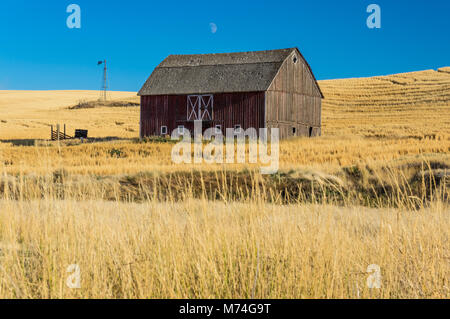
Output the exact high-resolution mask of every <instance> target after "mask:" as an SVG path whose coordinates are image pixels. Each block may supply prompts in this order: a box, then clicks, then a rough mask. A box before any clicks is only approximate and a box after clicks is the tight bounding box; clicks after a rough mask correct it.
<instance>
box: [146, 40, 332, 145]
mask: <svg viewBox="0 0 450 319" xmlns="http://www.w3.org/2000/svg"><path fill="white" fill-rule="evenodd" d="M138 95H139V96H140V97H141V120H140V136H141V138H142V137H146V136H156V135H167V134H171V132H172V131H173V130H175V129H179V130H184V129H189V130H190V131H191V132H193V128H194V121H195V120H201V121H202V126H203V127H202V128H203V130H205V129H207V128H210V127H216V128H217V129H221V130H222V132H224V134H225V129H227V128H234V129H236V130H239V129H244V130H246V129H247V128H256V129H259V128H264V127H267V128H272V127H278V128H279V129H280V138H287V137H290V136H309V137H312V136H319V135H320V134H321V124H322V120H321V103H322V98H323V95H322V92H321V90H320V87H319V85H318V84H317V81H316V79H315V77H314V75H313V73H312V71H311V68H310V67H309V65H308V63H307V62H306V60H305V59H304V58H303V56H302V54H301V53H300V51H299V50H298V49H297V48H292V49H283V50H272V51H258V52H243V53H223V54H202V55H170V56H168V57H167V58H166V59H165V60H164V61H163V62H161V64H160V65H159V66H158V67H157V68H156V69H155V70H154V71H153V73H152V74H151V76H150V77H149V78H148V80H147V81H146V82H145V84H144V86H143V87H142V89H141V90H140V91H139V93H138Z"/></svg>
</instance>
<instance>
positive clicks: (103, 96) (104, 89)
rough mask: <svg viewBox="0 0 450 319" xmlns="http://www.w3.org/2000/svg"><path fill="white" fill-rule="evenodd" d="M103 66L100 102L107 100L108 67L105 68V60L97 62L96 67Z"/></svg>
mask: <svg viewBox="0 0 450 319" xmlns="http://www.w3.org/2000/svg"><path fill="white" fill-rule="evenodd" d="M102 64H103V80H102V93H101V94H100V100H103V101H106V100H107V99H108V97H107V92H108V67H107V66H106V60H104V61H98V63H97V65H102Z"/></svg>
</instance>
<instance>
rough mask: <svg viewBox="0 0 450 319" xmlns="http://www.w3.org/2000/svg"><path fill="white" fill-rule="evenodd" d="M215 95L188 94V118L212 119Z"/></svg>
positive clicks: (197, 119) (191, 119)
mask: <svg viewBox="0 0 450 319" xmlns="http://www.w3.org/2000/svg"><path fill="white" fill-rule="evenodd" d="M213 108H214V97H213V95H212V94H208V95H188V97H187V120H188V121H212V120H213Z"/></svg>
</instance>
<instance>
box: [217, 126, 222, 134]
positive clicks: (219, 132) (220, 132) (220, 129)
mask: <svg viewBox="0 0 450 319" xmlns="http://www.w3.org/2000/svg"><path fill="white" fill-rule="evenodd" d="M216 134H222V125H216Z"/></svg>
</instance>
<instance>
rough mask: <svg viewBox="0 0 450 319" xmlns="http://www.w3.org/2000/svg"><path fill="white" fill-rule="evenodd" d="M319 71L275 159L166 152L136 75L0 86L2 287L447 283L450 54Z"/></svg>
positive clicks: (432, 292)
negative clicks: (384, 70)
mask: <svg viewBox="0 0 450 319" xmlns="http://www.w3.org/2000/svg"><path fill="white" fill-rule="evenodd" d="M319 84H320V86H321V89H322V91H323V93H324V95H325V100H323V136H322V137H320V138H315V139H307V138H294V139H290V140H286V141H282V142H281V143H280V171H279V173H278V174H276V175H273V176H263V175H261V174H260V173H259V170H258V165H257V164H235V165H204V164H203V165H194V164H192V165H181V166H180V165H176V164H174V163H173V162H172V161H171V156H170V152H171V148H172V146H173V144H171V143H168V142H164V141H160V140H145V141H139V140H138V139H137V135H138V129H139V108H138V107H133V106H128V107H121V106H120V105H121V103H122V102H138V98H137V97H136V94H135V93H133V92H112V93H111V94H112V99H113V100H114V101H118V102H120V103H118V104H117V105H119V106H117V107H116V106H115V107H112V106H111V105H104V104H101V103H98V102H95V100H96V99H97V98H98V96H99V92H95V91H91V92H88V91H84V92H81V91H77V92H75V91H68V92H56V91H54V92H8V91H2V92H0V110H1V111H2V113H1V118H0V121H1V122H0V140H1V141H2V143H0V167H1V172H2V174H1V179H0V194H1V199H0V212H1V213H0V298H449V297H450V283H449V275H450V243H449V240H448V239H449V238H450V236H449V235H450V234H449V232H450V206H449V198H450V187H449V186H450V183H449V167H450V71H449V68H441V69H439V70H438V71H433V70H428V71H421V72H412V73H405V74H396V75H390V76H379V77H373V78H360V79H343V80H327V81H320V83H319ZM85 103H91V104H93V105H94V107H90V108H79V107H76V106H77V105H84V104H85ZM57 123H59V124H66V125H67V127H68V129H69V132H71V130H73V129H75V128H85V129H89V132H90V135H91V136H92V137H94V138H95V139H94V141H93V142H88V143H80V142H79V141H61V142H48V141H46V139H47V138H48V137H49V134H50V125H55V124H57ZM108 137H109V138H108ZM74 264H76V265H77V267H79V270H80V275H81V281H80V287H79V288H75V289H72V288H69V287H68V285H67V280H68V278H70V275H71V274H72V271H73V270H71V271H69V272H68V271H67V270H68V267H69V266H70V265H74ZM370 265H377V266H379V269H380V272H379V275H380V285H381V286H380V287H379V288H373V287H372V288H370V287H369V286H368V284H367V282H368V280H369V279H370V278H372V277H371V276H373V275H374V274H371V273H369V272H368V267H369V266H370Z"/></svg>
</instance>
